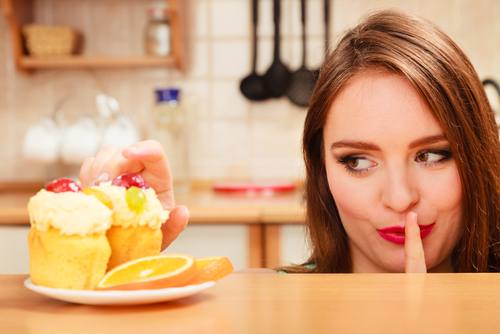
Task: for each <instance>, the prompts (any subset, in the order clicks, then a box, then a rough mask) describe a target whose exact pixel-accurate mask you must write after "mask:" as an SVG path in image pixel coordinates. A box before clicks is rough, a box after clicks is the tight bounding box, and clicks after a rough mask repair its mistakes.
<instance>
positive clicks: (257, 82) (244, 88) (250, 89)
mask: <svg viewBox="0 0 500 334" xmlns="http://www.w3.org/2000/svg"><path fill="white" fill-rule="evenodd" d="M257 8H258V0H252V22H253V55H252V56H253V59H252V73H250V75H248V76H247V77H246V78H244V79H243V80H242V81H241V83H240V91H241V93H242V94H243V95H244V96H245V97H246V98H247V99H249V100H253V101H262V100H265V99H267V98H268V97H269V95H268V94H267V90H266V86H265V84H264V78H263V77H262V76H261V75H258V74H257V71H256V67H257V19H258V11H257Z"/></svg>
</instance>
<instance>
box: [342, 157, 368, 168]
mask: <svg viewBox="0 0 500 334" xmlns="http://www.w3.org/2000/svg"><path fill="white" fill-rule="evenodd" d="M347 165H348V166H349V167H351V168H354V169H365V168H370V161H369V160H366V159H363V158H352V159H350V160H348V161H347Z"/></svg>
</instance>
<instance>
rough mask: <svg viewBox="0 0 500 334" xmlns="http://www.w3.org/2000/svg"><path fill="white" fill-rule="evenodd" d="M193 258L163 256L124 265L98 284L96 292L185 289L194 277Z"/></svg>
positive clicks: (114, 269) (149, 257)
mask: <svg viewBox="0 0 500 334" xmlns="http://www.w3.org/2000/svg"><path fill="white" fill-rule="evenodd" d="M196 274H197V268H196V262H195V260H194V258H193V257H192V256H189V255H182V254H164V255H155V256H147V257H143V258H140V259H136V260H133V261H129V262H126V263H124V264H122V265H120V266H118V267H115V268H113V269H112V270H110V271H109V272H108V273H107V274H106V275H105V276H104V277H103V278H102V280H101V281H100V282H99V283H98V284H97V287H96V289H97V290H141V289H147V290H150V289H163V288H170V287H177V286H183V285H186V283H187V282H189V281H191V280H192V279H193V278H194V277H196Z"/></svg>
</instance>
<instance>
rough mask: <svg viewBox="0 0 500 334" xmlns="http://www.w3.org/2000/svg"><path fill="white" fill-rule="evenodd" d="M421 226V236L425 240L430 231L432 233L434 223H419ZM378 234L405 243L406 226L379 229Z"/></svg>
mask: <svg viewBox="0 0 500 334" xmlns="http://www.w3.org/2000/svg"><path fill="white" fill-rule="evenodd" d="M418 227H420V238H421V239H422V240H423V239H424V238H425V237H426V236H427V235H428V234H429V233H431V230H432V228H433V227H434V223H433V224H429V225H418ZM377 232H378V234H380V236H381V237H382V238H384V239H385V240H387V241H390V242H394V243H395V244H404V243H405V228H404V227H402V226H391V227H386V228H382V229H380V230H377Z"/></svg>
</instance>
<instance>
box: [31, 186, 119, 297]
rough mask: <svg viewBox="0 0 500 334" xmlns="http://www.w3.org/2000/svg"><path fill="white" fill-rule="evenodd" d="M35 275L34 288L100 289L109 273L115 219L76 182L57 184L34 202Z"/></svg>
mask: <svg viewBox="0 0 500 334" xmlns="http://www.w3.org/2000/svg"><path fill="white" fill-rule="evenodd" d="M28 211H29V216H30V223H31V230H30V232H29V236H28V244H29V254H30V276H31V280H32V282H33V283H34V284H37V285H42V286H47V287H52V288H64V289H75V290H81V289H89V290H90V289H94V287H95V286H96V285H97V283H98V282H99V280H100V279H102V277H103V276H104V274H105V272H106V267H107V264H108V261H109V258H110V255H111V247H110V245H109V242H108V239H107V238H106V231H107V230H108V229H109V228H110V227H111V225H112V222H113V221H112V214H113V211H112V210H110V209H109V208H108V207H107V206H106V205H105V204H103V203H102V202H101V201H100V200H99V199H98V198H97V197H96V196H89V195H86V194H85V193H83V192H82V191H81V189H80V187H79V186H78V185H77V184H76V183H75V182H74V181H72V180H69V179H58V180H54V181H52V182H51V183H49V185H48V186H47V187H46V189H42V190H40V191H39V192H38V193H37V194H36V195H35V196H33V197H32V198H31V199H30V201H29V203H28Z"/></svg>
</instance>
